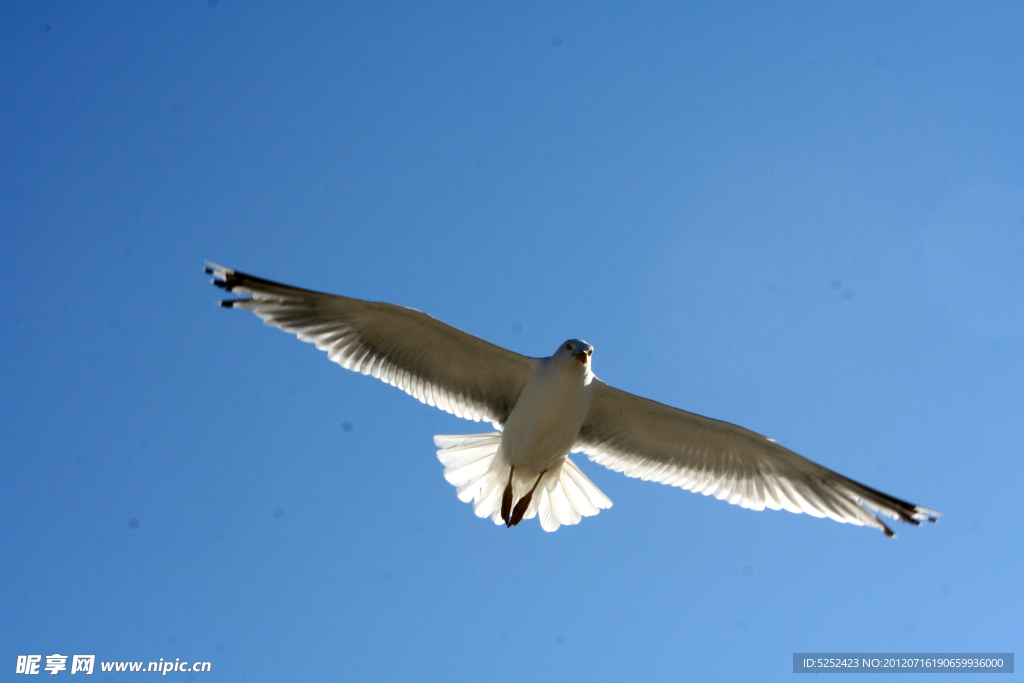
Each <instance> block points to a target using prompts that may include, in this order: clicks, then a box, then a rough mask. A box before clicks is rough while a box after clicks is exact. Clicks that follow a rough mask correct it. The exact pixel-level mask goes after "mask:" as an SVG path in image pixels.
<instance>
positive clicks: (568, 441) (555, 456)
mask: <svg viewBox="0 0 1024 683" xmlns="http://www.w3.org/2000/svg"><path fill="white" fill-rule="evenodd" d="M593 378H594V375H593V373H591V372H590V368H589V367H588V364H584V363H580V362H579V361H577V360H576V359H575V358H573V357H572V356H571V355H569V352H568V351H567V350H566V349H565V345H563V346H561V347H559V350H558V353H556V354H555V355H554V356H551V357H550V358H545V359H544V360H542V361H540V362H538V363H537V367H536V368H535V369H534V371H533V374H531V375H530V379H529V380H527V382H526V386H524V387H523V393H522V394H520V395H519V400H518V401H516V406H515V408H513V409H512V413H511V414H510V415H509V416H508V421H507V422H506V423H505V428H504V429H503V430H502V432H501V447H500V448H499V449H498V455H499V457H502V458H503V459H505V460H507V461H508V463H509V464H510V465H513V466H515V467H516V469H519V468H522V469H523V470H525V471H526V472H529V473H531V474H533V475H535V476H536V474H538V473H540V472H543V471H544V470H547V469H548V468H550V467H553V466H555V465H556V464H558V463H560V462H561V461H562V459H563V458H565V456H566V455H568V453H569V451H570V450H571V449H572V446H573V444H574V443H576V439H577V437H579V434H580V427H582V426H583V420H584V419H586V417H587V413H588V412H589V411H590V403H591V401H593V400H594V387H593V385H592V382H591V380H592V379H593ZM524 474H525V472H524Z"/></svg>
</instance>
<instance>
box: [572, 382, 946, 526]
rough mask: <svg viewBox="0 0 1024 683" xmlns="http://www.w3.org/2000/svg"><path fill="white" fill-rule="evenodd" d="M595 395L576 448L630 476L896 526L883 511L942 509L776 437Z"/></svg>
mask: <svg viewBox="0 0 1024 683" xmlns="http://www.w3.org/2000/svg"><path fill="white" fill-rule="evenodd" d="M594 381H595V382H596V383H597V386H596V388H595V390H594V401H593V403H592V404H591V407H590V412H589V413H588V414H587V418H586V420H585V421H584V423H583V427H582V428H581V429H580V435H579V438H578V439H577V441H576V444H575V446H574V447H573V450H574V451H583V452H584V453H586V454H587V456H588V457H589V458H590V459H591V460H594V461H595V462H598V463H600V464H602V465H604V466H605V467H607V468H609V469H612V470H615V471H616V472H622V473H623V474H625V475H626V476H629V477H639V478H640V479H644V480H652V481H657V482H660V483H662V484H670V485H672V486H678V487H680V488H683V489H686V490H688V491H694V492H699V493H703V494H704V495H705V496H710V495H714V496H715V497H716V498H718V499H719V500H725V501H727V502H729V503H731V504H733V505H740V506H742V507H745V508H750V509H752V510H763V509H765V508H771V509H773V510H779V509H784V510H789V511H790V512H797V513H800V512H806V513H807V514H809V515H813V516H815V517H829V518H830V519H834V520H836V521H837V522H844V523H849V524H857V525H861V526H870V527H875V528H877V529H881V530H882V531H884V532H885V533H886V535H887V536H892V535H893V532H892V530H891V529H890V528H889V527H888V526H886V525H885V523H883V522H882V520H881V519H879V517H878V516H877V514H873V513H879V514H882V515H885V516H887V517H891V518H893V519H900V520H903V521H904V522H909V523H911V524H920V522H922V521H924V520H928V521H931V522H934V521H935V518H936V516H938V515H939V514H940V513H938V512H936V511H934V510H929V509H927V508H923V507H920V506H918V505H913V504H911V503H907V502H905V501H902V500H899V499H898V498H893V497H892V496H890V495H887V494H885V493H882V492H881V491H876V490H875V489H873V488H870V487H867V486H864V485H863V484H860V483H857V482H855V481H853V480H852V479H848V478H846V477H844V476H843V475H841V474H838V473H836V472H833V471H832V470H830V469H827V468H825V467H822V466H821V465H818V464H817V463H814V462H811V461H810V460H808V459H807V458H804V457H802V456H799V455H797V454H796V453H794V452H793V451H791V450H789V449H787V448H783V447H782V446H780V445H778V444H777V443H775V442H774V441H772V440H771V439H769V438H767V437H764V436H761V435H760V434H757V433H756V432H752V431H750V430H749V429H743V428H742V427H737V426H736V425H733V424H729V423H728V422H720V421H718V420H712V419H709V418H706V417H701V416H700V415H695V414H693V413H688V412H686V411H683V410H679V409H677V408H672V407H671V406H667V405H664V404H662V403H657V402H655V401H651V400H648V399H645V398H641V397H639V396H634V395H633V394H629V393H626V392H624V391H620V390H618V389H615V388H614V387H610V386H608V385H607V384H605V383H604V382H602V381H600V380H597V379H595V380H594Z"/></svg>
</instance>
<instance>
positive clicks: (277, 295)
mask: <svg viewBox="0 0 1024 683" xmlns="http://www.w3.org/2000/svg"><path fill="white" fill-rule="evenodd" d="M206 272H207V273H209V274H211V275H213V277H214V280H213V284H215V285H217V286H218V287H220V288H222V289H226V290H227V291H229V292H232V293H233V294H239V295H242V296H244V297H247V298H242V299H229V300H227V301H222V302H221V305H223V306H227V307H229V308H245V309H247V310H250V311H252V312H253V313H255V314H256V315H258V316H259V317H260V318H262V319H263V322H265V323H266V324H267V325H273V326H274V327H279V328H281V329H282V330H284V331H285V332H291V333H292V334H294V335H296V336H297V337H298V338H299V339H301V340H302V341H306V342H310V343H312V344H316V347H317V348H318V349H320V350H322V351H326V352H327V355H328V357H329V358H330V359H331V360H333V361H334V362H335V363H338V364H339V365H341V366H342V367H344V368H346V369H348V370H354V371H356V372H361V373H363V374H364V375H373V376H374V377H377V378H379V379H381V380H383V381H384V382H387V383H388V384H390V385H392V386H396V387H398V388H399V389H401V390H402V391H404V392H406V393H407V394H409V395H411V396H414V397H416V398H418V399H419V400H420V401H422V402H423V403H426V404H428V405H432V406H437V407H438V408H441V409H442V410H447V411H448V412H449V413H452V414H454V415H456V416H457V417H464V418H467V419H469V420H476V421H480V420H489V421H490V422H492V423H494V425H495V426H498V427H500V426H501V425H503V424H504V423H505V420H507V419H508V416H509V413H511V412H512V408H513V407H514V406H515V404H516V401H517V400H518V398H519V394H520V392H521V391H522V389H523V385H525V384H526V380H527V379H528V378H529V376H530V373H531V372H532V370H533V367H534V364H535V363H536V361H535V360H534V359H532V358H527V357H526V356H521V355H519V354H518V353H513V352H512V351H509V350H507V349H503V348H501V347H500V346H495V345H494V344H491V343H489V342H485V341H484V340H482V339H479V338H477V337H474V336H473V335H470V334H467V333H465V332H463V331H462V330H458V329H456V328H454V327H452V326H451V325H446V324H445V323H443V322H441V321H440V320H437V319H435V318H432V317H430V316H429V315H427V314H425V313H420V312H419V311H415V310H413V309H411V308H405V307H403V306H395V305H394V304H385V303H375V302H371V301H362V300H360V299H350V298H348V297H343V296H334V295H332V294H322V293H320V292H313V291H310V290H308V289H299V288H298V287H290V286H288V285H282V284H280V283H277V282H271V281H270V280H264V279H262V278H258V277H254V276H252V275H248V274H246V273H242V272H239V271H237V270H232V269H231V268H225V267H224V266H220V265H217V264H216V263H210V262H207V268H206Z"/></svg>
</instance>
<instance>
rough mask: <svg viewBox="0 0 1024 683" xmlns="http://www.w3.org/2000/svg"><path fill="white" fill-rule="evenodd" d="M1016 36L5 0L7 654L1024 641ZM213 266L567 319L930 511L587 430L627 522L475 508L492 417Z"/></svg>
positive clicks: (749, 13)
mask: <svg viewBox="0 0 1024 683" xmlns="http://www.w3.org/2000/svg"><path fill="white" fill-rule="evenodd" d="M1022 46H1024V4H1021V3H1018V2H1011V3H984V2H973V3H952V4H943V3H933V2H928V3H914V4H910V3H821V2H811V3H798V2H787V3H719V2H714V3H682V2H671V3H620V4H612V3H600V2H598V3H589V2H588V3H534V2H514V3H510V2H486V3H475V2H474V3H470V2H466V3H365V4H357V3H341V2H337V3H316V4H312V3H253V2H245V3H243V2H237V1H235V0H220V1H219V2H212V1H210V2H207V1H206V0H203V1H201V2H196V1H189V2H162V3H155V2H135V3H109V2H106V3H103V2H96V3H47V2H4V3H2V4H0V93H2V94H0V245H2V249H0V292H2V296H3V306H4V313H3V316H2V319H3V322H2V323H0V344H2V354H0V384H2V386H3V391H2V392H0V401H2V405H3V408H2V412H0V548H2V559H0V584H2V589H0V672H3V673H2V675H0V678H2V679H3V680H8V676H9V675H10V676H11V677H13V674H12V673H11V672H13V671H14V667H15V660H16V657H17V656H18V655H20V654H42V655H48V654H52V653H63V654H76V653H81V654H95V655H96V656H97V659H98V660H155V659H158V658H160V657H163V658H164V659H171V660H173V659H175V658H180V659H182V660H207V661H210V662H212V671H211V672H210V673H207V674H196V675H194V678H189V677H188V675H186V674H182V673H178V674H175V675H174V677H175V678H176V679H178V680H209V681H247V682H249V681H268V682H275V683H276V682H279V681H284V680H295V681H299V680H307V681H317V680H323V681H337V680H366V681H370V680H378V681H385V680H387V681H399V680H419V681H455V680H470V679H472V680H481V681H506V680H507V681H555V680H558V681H588V682H590V681H625V680H644V681H681V680H688V679H695V678H700V679H704V680H711V679H714V680H736V681H751V680H791V678H792V677H793V674H792V673H791V666H792V653H794V652H813V651H824V652H830V651H855V652H871V651H875V652H990V651H991V652H1013V651H1016V652H1017V653H1020V652H1021V651H1022V650H1024V648H1022V647H1021V643H1022V636H1024V619H1022V618H1021V614H1022V613H1024V600H1022V597H1021V596H1022V594H1024V590H1022V588H1024V587H1022V583H1024V582H1022V578H1024V570H1022V566H1024V558H1022V554H1024V553H1022V548H1024V543H1022V541H1024V538H1022V522H1024V519H1022V514H1021V510H1020V505H1019V501H1020V497H1021V493H1020V489H1021V481H1022V478H1024V476H1022V475H1024V471H1022V464H1021V463H1022V449H1024V446H1022V444H1024V419H1022V414H1024V410H1022V409H1024V400H1022V399H1024V351H1022V348H1024V267H1022V263H1024V85H1022V74H1024V48H1022ZM204 259H212V260H215V261H217V262H220V263H223V264H225V265H228V266H230V267H234V268H238V269H242V270H246V271H249V272H253V273H256V274H259V275H262V276H264V277H268V278H272V279H277V280H281V281H284V282H288V283H292V284H296V285H301V286H306V287H311V288H315V289H320V290H325V291H330V292H336V293H340V294H346V295H349V296H355V297H360V298H367V299H373V300H381V301H389V302H393V303H398V304H403V305H407V306H411V307H414V308H417V309H419V310H422V311H426V312H429V313H430V314H432V315H434V316H435V317H438V318H440V319H441V320H444V321H446V322H448V323H451V324H453V325H455V326H457V327H459V328H461V329H464V330H466V331H468V332H471V333H473V334H475V335H478V336H480V337H483V338H485V339H487V340H490V341H492V342H494V343H497V344H500V345H503V346H506V347H509V348H511V349H514V350H515V351H518V352H520V353H525V354H528V355H533V356H546V355H549V354H551V353H552V352H553V351H554V350H555V348H556V347H557V346H558V344H559V343H560V342H561V341H563V340H564V339H566V338H569V337H579V338H582V339H585V340H587V341H588V342H590V343H591V344H593V345H594V347H595V353H594V369H595V372H596V373H597V375H598V376H600V377H601V378H602V379H603V380H605V381H606V382H608V383H610V384H612V385H615V386H618V387H620V388H622V389H625V390H628V391H631V392H634V393H638V394H641V395H644V396H647V397H650V398H653V399H656V400H659V401H662V402H665V403H669V404H671V405H674V406H678V407H680V408H684V409H687V410H691V411H694V412H698V413H701V414H704V415H708V416H711V417H715V418H719V419H723V420H728V421H730V422H734V423H737V424H740V425H743V426H745V427H748V428H751V429H754V430H756V431H759V432H761V433H764V434H766V435H767V436H770V437H774V438H776V439H777V440H778V441H779V442H780V443H782V444H784V445H786V446H788V447H789V448H792V449H794V450H795V451H797V452H799V453H801V454H803V455H806V456H807V457H810V458H811V459H813V460H816V461H818V462H820V463H822V464H824V465H826V466H828V467H831V468H833V469H836V470H838V471H839V472H842V473H843V474H846V475H848V476H850V477H853V478H855V479H857V480H860V481H862V482H864V483H866V484H868V485H870V486H873V487H876V488H879V489H881V490H883V491H886V492H888V493H891V494H893V495H896V496H898V497H901V498H905V499H907V500H910V501H912V502H915V503H918V504H922V505H925V506H928V507H932V508H935V509H938V510H941V511H943V512H944V513H945V514H946V516H945V517H944V518H943V519H942V520H941V521H940V522H939V523H938V524H936V525H928V526H927V527H926V528H924V527H922V528H913V527H909V526H906V525H899V526H898V527H896V531H897V532H898V534H899V538H898V539H897V540H895V541H893V540H888V539H886V538H885V537H884V536H883V535H882V534H881V533H879V532H877V531H874V530H870V529H864V528H860V527H852V526H848V525H840V524H836V523H834V522H831V521H828V520H820V519H814V518H811V517H809V516H807V515H793V514H789V513H785V512H772V511H765V512H761V513H755V512H751V511H749V510H743V509H740V508H737V507H733V506H730V505H727V504H725V503H723V502H720V501H717V500H714V499H712V498H705V497H703V496H699V495H695V494H692V493H688V492H685V491H681V490H679V489H674V488H670V487H666V486H661V485H658V484H652V483H649V482H641V481H638V480H632V479H627V478H625V477H623V476H622V475H619V474H616V473H614V472H611V471H608V470H605V469H603V468H601V467H600V466H597V465H595V464H594V463H590V462H589V461H587V460H586V458H585V457H582V456H577V457H576V460H577V462H578V463H580V464H581V466H582V467H583V469H584V471H585V472H586V473H587V475H588V476H590V477H591V479H592V480H593V481H594V482H595V484H597V485H598V486H599V487H600V488H601V489H602V490H603V491H604V492H605V493H607V494H608V496H609V497H610V498H611V499H612V500H613V501H614V507H612V508H611V509H610V510H606V511H603V512H602V513H601V514H600V515H598V516H596V517H593V518H588V519H585V520H584V521H583V522H582V523H581V524H580V525H578V526H575V527H563V528H562V529H560V530H559V531H558V532H556V533H554V534H548V533H544V532H543V531H542V530H541V529H540V526H539V524H537V522H536V521H530V522H526V523H524V524H522V525H520V526H519V527H517V528H515V529H512V530H508V529H505V528H502V527H497V526H494V525H493V524H491V523H490V522H489V521H486V520H479V519H477V518H476V517H474V516H473V514H472V511H471V508H470V507H469V506H468V505H465V504H463V503H460V502H459V501H458V499H457V498H456V496H455V491H454V489H453V488H452V487H451V486H450V485H449V484H448V483H447V482H445V480H444V478H443V477H442V474H441V470H442V466H441V465H440V463H438V461H437V459H436V457H435V454H434V452H435V448H434V446H433V443H432V441H431V437H432V436H433V435H434V434H450V433H462V432H474V431H482V430H484V429H485V427H482V426H481V425H479V424H476V423H470V422H465V421H462V420H459V419H457V418H454V417H452V416H451V415H448V414H446V413H442V412H441V411H439V410H436V409H434V408H430V407H428V406H425V405H422V404H420V403H418V402H417V401H415V400H414V399H412V398H410V397H408V396H406V395H404V394H402V393H400V392H398V391H396V390H395V389H393V388H391V387H388V386H386V385H384V384H382V383H380V382H378V381H376V380H373V379H369V378H366V377H362V376H360V375H357V374H354V373H350V372H347V371H345V370H342V369H341V368H339V367H338V366H336V365H333V364H331V363H330V362H329V361H328V360H327V359H326V356H324V355H323V354H321V353H320V352H318V351H316V349H314V348H313V347H312V346H310V345H307V344H302V343H300V342H298V341H296V340H295V339H294V338H292V337H290V336H289V335H286V334H284V333H282V332H280V331H277V330H273V329H271V328H268V327H265V326H263V325H261V324H260V323H259V321H258V320H257V319H256V318H255V317H253V316H252V315H250V314H248V313H245V312H240V311H228V310H224V309H221V308H218V307H216V306H215V305H214V302H215V301H216V300H217V299H218V298H219V294H220V293H219V292H217V291H215V290H214V289H213V288H212V287H210V286H209V284H208V278H207V277H205V276H204V275H203V273H202V266H203V260H204ZM61 675H64V676H66V675H69V672H68V671H65V672H63V673H62V674H61ZM168 675H171V674H168ZM140 676H141V677H142V678H145V676H142V675H141V674H136V675H134V676H132V675H131V674H118V675H114V676H112V675H110V674H99V673H98V674H97V678H98V679H99V680H116V681H128V680H136V679H138V678H140ZM968 678H969V677H967V676H965V677H963V678H958V679H957V680H967V679H968ZM826 680H827V677H826ZM843 680H845V679H843ZM898 680H903V679H898Z"/></svg>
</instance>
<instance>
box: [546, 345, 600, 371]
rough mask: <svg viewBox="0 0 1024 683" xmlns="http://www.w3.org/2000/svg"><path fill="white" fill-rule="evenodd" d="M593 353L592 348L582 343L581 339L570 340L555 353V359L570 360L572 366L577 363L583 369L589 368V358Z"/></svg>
mask: <svg viewBox="0 0 1024 683" xmlns="http://www.w3.org/2000/svg"><path fill="white" fill-rule="evenodd" d="M593 353H594V347H593V346H591V345H590V344H588V343H587V342H585V341H583V340H582V339H570V340H568V341H566V342H563V343H562V345H561V346H560V347H558V351H556V352H555V356H556V357H562V358H563V359H565V360H569V359H572V362H573V364H575V363H579V364H580V365H581V366H583V367H584V368H587V369H589V368H590V356H591V355H593Z"/></svg>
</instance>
